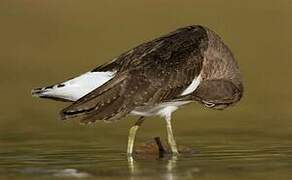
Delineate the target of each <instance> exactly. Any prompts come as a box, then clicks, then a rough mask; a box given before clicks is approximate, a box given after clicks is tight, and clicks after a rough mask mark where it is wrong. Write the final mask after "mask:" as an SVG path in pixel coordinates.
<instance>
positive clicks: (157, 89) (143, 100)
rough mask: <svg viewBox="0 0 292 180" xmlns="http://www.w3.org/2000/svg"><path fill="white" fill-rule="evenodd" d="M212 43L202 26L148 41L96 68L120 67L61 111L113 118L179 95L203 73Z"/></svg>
mask: <svg viewBox="0 0 292 180" xmlns="http://www.w3.org/2000/svg"><path fill="white" fill-rule="evenodd" d="M207 46H208V39H207V34H206V30H205V29H204V28H203V27H201V26H189V27H186V28H182V29H178V30H177V31H174V32H172V33H170V34H168V35H166V36H163V37H161V38H158V39H155V40H153V41H150V42H147V43H144V44H142V45H140V46H138V47H136V48H134V49H132V50H130V51H128V52H126V53H124V54H122V55H121V56H120V57H118V58H116V59H115V60H114V61H112V62H111V63H109V64H106V65H103V66H100V67H98V68H96V69H94V70H93V71H108V70H111V71H113V70H114V71H117V73H116V75H115V77H114V78H113V79H112V80H110V81H108V82H107V83H106V84H104V85H103V86H101V87H99V88H97V89H95V90H94V91H92V92H91V93H89V94H88V95H86V96H84V97H83V98H81V99H80V100H78V101H77V102H75V103H73V104H72V105H71V106H69V107H67V108H65V109H64V110H63V111H61V116H62V118H63V119H67V118H71V117H75V116H81V117H83V120H82V121H83V122H85V123H86V122H94V121H96V120H106V121H112V120H114V119H120V118H121V117H124V116H125V115H127V114H128V113H130V112H131V111H132V110H133V109H135V107H141V106H144V105H155V104H159V103H160V102H164V101H167V100H171V99H173V98H175V97H177V96H179V95H180V94H181V93H182V92H183V90H184V89H186V88H187V87H188V85H189V84H190V83H191V82H192V80H193V79H194V78H195V77H196V76H198V74H199V73H200V70H201V67H202V62H203V52H204V51H205V50H206V48H207Z"/></svg>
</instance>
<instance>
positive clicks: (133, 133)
mask: <svg viewBox="0 0 292 180" xmlns="http://www.w3.org/2000/svg"><path fill="white" fill-rule="evenodd" d="M143 121H144V116H141V117H140V118H139V119H138V120H137V122H136V123H135V125H134V126H133V127H131V129H130V132H129V137H128V147H127V154H128V156H131V155H132V154H133V147H134V142H135V137H136V133H137V130H138V129H139V127H140V126H141V124H142V123H143Z"/></svg>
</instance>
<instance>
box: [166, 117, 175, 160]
mask: <svg viewBox="0 0 292 180" xmlns="http://www.w3.org/2000/svg"><path fill="white" fill-rule="evenodd" d="M165 120H166V130H167V140H168V144H169V145H170V149H171V153H172V154H173V155H178V150H177V146H176V142H175V140H174V136H173V132H172V127H171V116H170V115H169V116H167V117H166V118H165Z"/></svg>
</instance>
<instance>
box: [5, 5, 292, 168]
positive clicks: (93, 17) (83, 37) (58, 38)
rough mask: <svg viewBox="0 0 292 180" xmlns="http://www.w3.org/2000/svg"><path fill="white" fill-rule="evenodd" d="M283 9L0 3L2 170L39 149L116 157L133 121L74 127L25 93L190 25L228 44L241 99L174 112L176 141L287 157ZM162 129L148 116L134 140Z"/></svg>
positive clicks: (291, 124) (287, 48)
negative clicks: (107, 152)
mask: <svg viewBox="0 0 292 180" xmlns="http://www.w3.org/2000/svg"><path fill="white" fill-rule="evenodd" d="M291 10H292V1H290V0H278V1H272V0H257V1H254V0H245V1H240V0H236V1H235V0H224V1H218V0H196V1H193V0H192V1H191V0H183V1H174V0H173V1H166V0H138V1H137V0H124V1H114V0H104V1H74V0H50V1H48V0H43V1H36V0H13V1H11V0H1V1H0V98H1V101H0V108H1V113H0V148H1V150H0V152H2V155H1V154H0V159H1V158H5V157H8V156H12V157H15V159H14V160H13V161H10V160H11V159H10V160H8V159H7V158H6V159H5V162H6V164H2V165H5V166H7V165H8V164H9V165H11V164H14V165H15V164H17V162H18V164H19V163H20V162H22V163H24V164H25V162H26V161H25V160H24V159H21V158H20V159H19V156H16V155H21V154H23V153H24V152H26V154H30V155H31V159H34V158H36V159H37V158H39V156H38V155H39V154H38V153H40V152H54V151H57V152H64V151H65V149H67V150H68V149H72V148H73V149H74V148H75V149H76V148H77V149H79V150H80V148H83V149H86V148H89V147H92V154H91V155H93V154H94V149H98V148H99V147H103V148H105V149H107V148H109V149H112V150H116V151H117V152H119V153H124V152H125V147H126V141H127V140H126V139H127V136H128V128H129V127H130V126H131V125H132V124H133V123H134V121H133V120H134V118H133V117H128V118H125V119H123V120H121V121H119V122H117V123H112V124H104V123H102V122H100V123H96V124H95V125H91V126H80V125H79V122H78V120H72V121H71V122H62V121H60V120H59V117H58V112H59V110H60V109H62V108H63V107H65V106H67V105H68V104H66V103H61V102H54V101H49V100H41V99H36V98H32V97H31V95H30V91H31V89H33V88H35V87H41V86H46V85H50V84H53V83H55V82H62V81H63V80H66V79H69V78H71V77H74V76H76V75H78V74H81V73H84V72H86V71H89V70H91V69H93V68H94V67H96V66H98V65H100V64H102V63H105V62H107V61H109V60H111V59H113V58H114V57H116V56H118V55H120V54H121V53H123V52H125V51H127V50H129V49H131V48H133V47H135V46H137V45H139V44H140V43H142V42H145V41H149V40H152V39H153V38H156V37H158V36H161V35H164V34H166V33H168V32H170V31H173V30H175V29H177V28H179V27H183V26H187V25H193V24H200V25H204V26H207V27H209V28H210V29H212V30H214V31H216V32H217V33H218V34H219V35H220V36H221V37H222V38H223V39H224V42H225V43H226V44H228V46H229V47H230V48H231V50H232V51H233V53H234V55H235V57H236V59H237V61H238V63H239V66H240V69H241V71H242V75H243V78H244V85H245V94H244V97H243V99H242V101H241V102H240V103H239V104H237V105H236V106H234V107H232V108H230V109H227V110H225V111H214V110H209V109H207V108H204V107H202V106H200V105H198V104H195V103H194V104H192V105H188V106H186V107H185V108H182V109H181V110H179V111H177V112H176V113H175V114H174V116H173V119H174V121H173V123H174V131H175V136H176V139H177V142H178V143H183V144H187V145H189V146H192V147H194V148H197V149H198V148H200V147H201V148H203V147H206V146H209V145H210V146H211V145H212V144H217V145H224V147H226V146H228V147H229V146H240V147H243V148H248V147H253V146H254V147H255V149H257V148H259V147H285V148H286V150H287V148H288V149H289V151H288V150H287V151H285V153H286V154H285V153H284V156H285V155H286V156H285V157H286V158H288V155H289V153H287V152H290V153H291V151H292V150H291V147H292V143H291V138H292V120H291V119H292V113H291V112H292V111H291V101H292V95H291V92H292V85H291V77H292V72H291V67H292V61H291V58H292V38H291V32H292V21H291V17H292V11H291ZM165 133H166V132H165V124H164V121H163V120H162V119H160V118H149V120H147V121H146V122H145V123H144V124H143V127H142V128H141V130H140V131H139V133H138V142H139V141H140V142H144V141H146V140H149V139H151V138H152V137H154V136H161V137H165ZM216 147H217V146H216ZM285 148H284V149H285ZM223 149H224V148H223ZM276 149H277V148H276ZM80 151H81V150H80ZM52 154H54V153H52ZM77 154H78V153H77ZM282 154H283V152H282ZM79 155H80V154H79ZM290 155H291V154H290ZM73 156H74V155H73ZM54 157H55V156H54ZM60 157H61V156H60ZM289 158H290V160H291V156H289ZM61 159H62V157H61ZM65 159H66V158H65ZM2 160H3V159H2ZM67 160H68V159H67ZM3 162H4V160H3V161H2V163H3ZM39 162H40V161H39ZM49 162H50V159H49V160H48V162H47V163H49ZM289 162H290V161H289ZM26 163H27V164H30V163H31V161H29V160H28V161H27V162H26ZM60 164H62V163H61V162H60ZM22 165H23V164H22ZM0 166H1V162H0ZM19 166H21V163H20V164H19ZM2 167H3V166H2ZM13 167H14V166H13ZM6 170H7V169H6ZM3 171H4V170H3ZM0 172H1V171H0ZM287 172H288V171H287Z"/></svg>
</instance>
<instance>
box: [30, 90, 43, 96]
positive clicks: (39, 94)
mask: <svg viewBox="0 0 292 180" xmlns="http://www.w3.org/2000/svg"><path fill="white" fill-rule="evenodd" d="M45 91H46V89H45V88H35V89H33V90H31V95H32V96H34V97H40V96H41V95H42V94H43V93H44V92H45Z"/></svg>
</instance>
